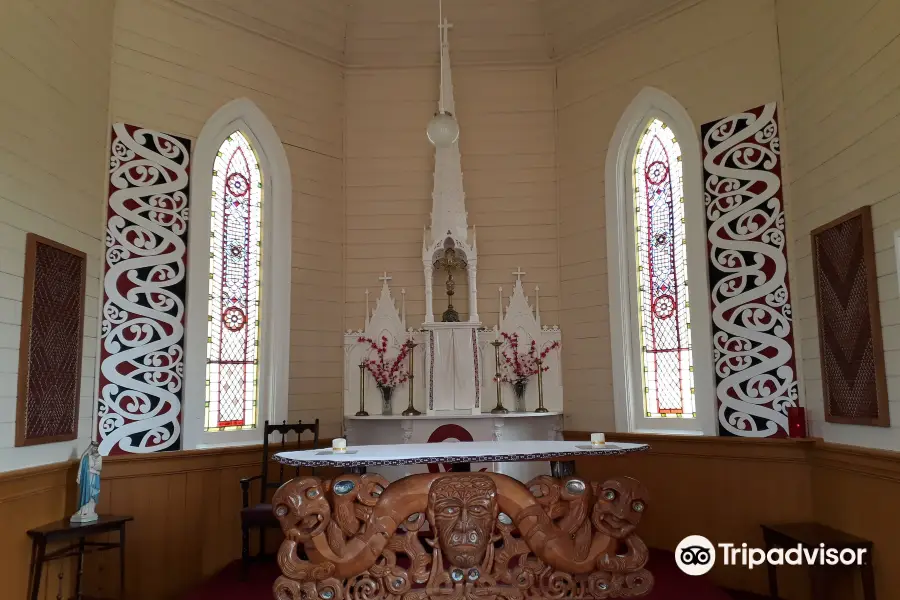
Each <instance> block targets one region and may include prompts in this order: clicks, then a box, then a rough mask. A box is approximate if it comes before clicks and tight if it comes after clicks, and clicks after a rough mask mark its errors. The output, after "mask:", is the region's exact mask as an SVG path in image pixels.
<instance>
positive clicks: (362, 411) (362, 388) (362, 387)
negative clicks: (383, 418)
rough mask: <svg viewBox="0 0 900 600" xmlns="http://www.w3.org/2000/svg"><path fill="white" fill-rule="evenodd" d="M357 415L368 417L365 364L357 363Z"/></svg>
mask: <svg viewBox="0 0 900 600" xmlns="http://www.w3.org/2000/svg"><path fill="white" fill-rule="evenodd" d="M356 416H357V417H368V416H369V413H367V412H366V364H365V363H359V411H358V412H357V413H356Z"/></svg>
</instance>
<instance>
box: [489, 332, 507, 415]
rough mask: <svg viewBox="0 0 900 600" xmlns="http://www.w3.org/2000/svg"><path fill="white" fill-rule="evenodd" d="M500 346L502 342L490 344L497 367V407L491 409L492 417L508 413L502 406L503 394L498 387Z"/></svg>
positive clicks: (497, 341)
mask: <svg viewBox="0 0 900 600" xmlns="http://www.w3.org/2000/svg"><path fill="white" fill-rule="evenodd" d="M501 345H503V342H501V341H500V340H494V341H493V342H491V346H493V347H494V364H496V365H497V377H496V379H497V406H495V407H494V408H493V410H491V414H492V415H505V414H507V413H509V410H507V409H506V408H505V407H504V406H503V395H502V394H503V393H502V391H501V386H500V346H501Z"/></svg>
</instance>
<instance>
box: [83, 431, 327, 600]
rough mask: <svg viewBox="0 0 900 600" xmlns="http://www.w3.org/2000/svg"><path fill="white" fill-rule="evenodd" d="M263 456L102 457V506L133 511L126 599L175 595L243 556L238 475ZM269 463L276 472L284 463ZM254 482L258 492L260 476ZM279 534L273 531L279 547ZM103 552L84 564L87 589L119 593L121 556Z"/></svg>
mask: <svg viewBox="0 0 900 600" xmlns="http://www.w3.org/2000/svg"><path fill="white" fill-rule="evenodd" d="M330 443H331V442H330V440H321V441H320V445H321V444H329V445H330ZM302 446H304V447H309V444H308V443H303V444H302ZM293 448H296V445H295V446H294V447H293ZM261 461H262V446H261V445H257V446H244V447H238V448H222V449H212V450H189V451H183V452H163V453H159V454H153V455H128V456H115V457H108V458H106V459H104V461H103V478H102V485H101V488H100V512H104V513H112V514H117V515H122V514H124V515H132V516H134V518H135V520H134V522H133V523H129V525H128V533H127V553H126V568H127V581H126V597H127V598H128V600H164V599H168V598H176V597H178V595H180V594H181V593H182V592H184V591H185V590H188V589H190V588H191V587H193V586H195V585H197V584H198V583H200V582H201V581H203V580H204V579H206V578H207V577H209V576H210V575H212V574H213V573H215V572H217V571H218V570H219V569H221V568H222V567H224V566H225V565H226V564H228V563H229V562H231V561H233V560H235V559H238V558H240V555H241V532H240V510H241V489H240V484H239V483H238V482H239V480H240V479H241V478H242V477H248V476H251V475H256V474H258V473H259V471H260V467H261ZM269 466H270V469H271V472H272V473H276V472H277V471H278V469H279V468H280V465H278V464H277V463H271V464H270V465H269ZM285 472H286V473H289V474H293V472H294V469H291V468H286V469H285ZM252 489H253V491H254V495H256V493H257V492H258V490H259V486H258V483H257V485H255V486H253V488H252ZM253 501H257V498H255V497H254V498H253ZM277 536H278V533H277V532H276V531H273V532H272V533H271V534H270V535H269V538H270V541H272V542H273V543H274V544H276V545H275V547H277V543H278V540H277V539H275V538H276V537H277ZM253 548H254V549H255V548H256V541H255V540H254V543H253ZM101 556H103V555H98V560H92V561H91V562H90V564H89V565H88V568H87V569H86V572H85V578H86V584H85V593H86V594H87V595H89V596H97V597H104V598H106V597H115V595H116V592H117V590H118V588H117V582H118V571H117V568H118V563H117V562H116V561H117V557H116V556H114V555H108V556H105V557H103V558H102V559H99V557H101Z"/></svg>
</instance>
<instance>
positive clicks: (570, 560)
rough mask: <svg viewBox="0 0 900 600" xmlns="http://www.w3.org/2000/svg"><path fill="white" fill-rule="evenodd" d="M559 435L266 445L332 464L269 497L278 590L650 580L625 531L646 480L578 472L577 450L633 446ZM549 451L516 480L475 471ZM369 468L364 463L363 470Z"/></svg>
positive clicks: (624, 589) (431, 589)
mask: <svg viewBox="0 0 900 600" xmlns="http://www.w3.org/2000/svg"><path fill="white" fill-rule="evenodd" d="M647 449H648V446H647V445H646V444H627V443H615V444H606V445H605V446H602V447H593V446H591V445H590V444H585V443H579V442H564V441H529V440H523V441H517V442H458V443H448V442H443V443H433V444H408V445H401V446H388V445H376V446H348V447H347V448H346V449H344V450H343V451H341V452H335V451H333V450H304V451H297V452H283V453H279V454H277V455H276V456H275V460H277V461H278V462H280V463H282V464H286V465H291V466H297V467H300V466H305V467H331V468H339V469H341V470H342V471H343V474H341V475H337V476H336V477H334V479H328V480H325V479H321V478H319V477H316V476H299V477H297V478H295V479H293V480H291V481H289V482H287V483H285V484H284V485H283V486H281V487H280V488H279V489H278V491H277V492H276V493H275V495H274V497H273V499H272V506H273V511H274V513H275V516H276V518H277V519H278V521H279V523H280V525H281V528H282V531H283V532H284V536H285V539H284V541H283V542H282V544H281V547H280V549H279V551H278V564H279V566H280V568H281V572H282V575H281V576H280V577H279V578H278V579H277V580H276V581H275V584H274V586H273V590H274V593H275V597H276V598H278V599H283V600H286V599H289V598H293V599H297V598H320V599H322V600H346V599H348V598H349V599H352V598H357V597H365V598H368V599H370V600H386V599H390V598H407V599H410V598H412V599H419V600H439V599H444V600H449V599H451V598H456V599H463V600H475V599H477V598H499V599H503V600H526V599H535V600H537V599H539V598H566V599H571V600H588V599H592V600H593V599H597V600H599V599H602V598H630V597H636V596H643V595H645V594H647V593H649V592H650V590H651V589H652V588H653V575H652V574H651V573H650V572H649V571H648V570H647V569H646V568H645V566H646V564H647V560H648V557H649V553H648V550H647V546H646V545H645V544H644V542H643V541H642V540H641V539H640V537H638V535H637V534H636V533H635V529H636V527H637V525H638V524H639V523H640V521H641V517H642V516H643V514H644V512H645V510H646V508H647V502H648V494H647V490H646V489H645V488H644V486H642V485H641V484H640V483H639V482H638V481H636V480H634V479H632V478H630V477H609V478H607V479H606V480H605V481H603V482H599V481H598V482H593V481H586V480H584V479H582V478H580V477H579V476H578V475H577V474H576V473H575V462H574V459H575V458H576V457H596V458H597V459H599V460H602V457H603V456H607V455H621V454H628V453H632V452H641V451H645V450H647ZM521 461H547V462H549V465H550V469H549V470H550V473H551V474H550V475H541V476H538V477H535V478H534V479H532V480H530V481H528V483H522V482H520V481H517V480H515V479H513V478H512V477H509V476H507V475H504V474H502V473H476V472H472V470H473V465H474V464H478V463H482V462H502V463H505V462H521ZM431 463H447V464H450V465H452V466H451V469H450V472H447V473H417V474H413V475H409V476H407V477H404V478H402V479H399V480H397V481H394V482H389V481H388V480H387V479H386V478H385V477H383V476H382V475H381V471H382V470H383V469H384V468H387V467H390V466H398V465H408V464H431ZM370 469H371V471H372V472H369V470H370Z"/></svg>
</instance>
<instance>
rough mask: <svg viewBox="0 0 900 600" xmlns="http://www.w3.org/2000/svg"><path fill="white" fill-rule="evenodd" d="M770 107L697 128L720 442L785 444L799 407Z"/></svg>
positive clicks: (777, 155)
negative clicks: (791, 415) (792, 412)
mask: <svg viewBox="0 0 900 600" xmlns="http://www.w3.org/2000/svg"><path fill="white" fill-rule="evenodd" d="M775 109H776V107H775V104H774V103H772V104H766V105H765V106H760V107H757V108H754V109H752V110H749V111H747V112H745V113H741V114H738V115H733V116H730V117H727V118H725V119H721V120H719V121H715V122H712V123H707V124H706V125H704V126H703V127H702V128H701V135H702V138H703V171H704V197H705V203H706V218H707V225H708V227H709V231H708V240H709V243H708V245H709V258H710V263H709V283H710V290H711V295H712V298H711V301H712V334H713V358H714V363H715V364H714V372H715V379H716V398H717V400H718V419H719V432H720V434H721V435H727V436H730V435H733V436H745V437H786V436H787V430H788V418H787V409H788V408H789V407H791V406H796V405H797V377H796V366H795V359H794V337H793V327H792V322H791V320H792V310H791V303H790V295H789V292H788V262H787V253H786V248H785V239H786V235H785V219H784V208H783V203H782V197H781V196H782V192H781V159H780V140H779V137H778V136H779V132H778V119H777V115H776V110H775Z"/></svg>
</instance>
